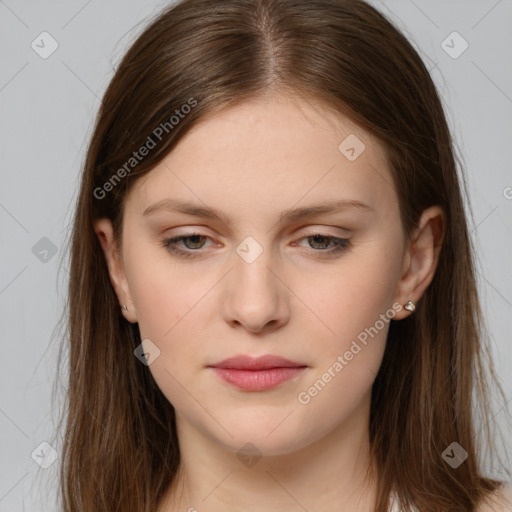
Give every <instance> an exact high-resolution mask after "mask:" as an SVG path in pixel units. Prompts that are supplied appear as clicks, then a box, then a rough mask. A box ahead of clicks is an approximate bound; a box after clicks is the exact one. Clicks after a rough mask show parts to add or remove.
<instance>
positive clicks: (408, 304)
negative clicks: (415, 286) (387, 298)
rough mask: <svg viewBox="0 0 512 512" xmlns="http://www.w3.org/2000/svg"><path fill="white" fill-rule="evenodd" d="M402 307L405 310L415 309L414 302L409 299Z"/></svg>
mask: <svg viewBox="0 0 512 512" xmlns="http://www.w3.org/2000/svg"><path fill="white" fill-rule="evenodd" d="M404 308H405V309H407V311H411V312H413V311H414V310H415V309H416V304H414V302H413V301H412V300H410V301H408V302H407V304H405V306H404Z"/></svg>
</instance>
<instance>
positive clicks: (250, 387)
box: [212, 367, 306, 391]
mask: <svg viewBox="0 0 512 512" xmlns="http://www.w3.org/2000/svg"><path fill="white" fill-rule="evenodd" d="M212 369H213V370H215V373H216V374H217V375H218V376H219V377H220V378H221V379H224V380H225V381H226V382H227V383H229V384H232V385H233V386H236V387H237V388H239V389H243V390H244V391H265V390H267V389H272V388H275V387H276V386H278V385H279V384H282V383H283V382H286V381H288V380H291V379H293V378H294V377H297V376H298V375H299V374H300V373H301V372H303V371H304V370H305V369H306V367H294V368H269V369H268V370H235V369H233V368H212Z"/></svg>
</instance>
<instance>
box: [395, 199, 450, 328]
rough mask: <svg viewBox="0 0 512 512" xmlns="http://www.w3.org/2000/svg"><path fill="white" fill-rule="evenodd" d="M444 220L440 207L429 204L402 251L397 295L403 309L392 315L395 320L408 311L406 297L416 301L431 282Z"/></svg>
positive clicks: (441, 239) (403, 316)
mask: <svg viewBox="0 0 512 512" xmlns="http://www.w3.org/2000/svg"><path fill="white" fill-rule="evenodd" d="M445 223H446V219H445V214H444V211H443V209H442V208H441V207H440V206H431V207H430V208H427V209H426V210H425V211H424V212H423V213H422V215H421V217H420V220H419V222H418V226H417V228H416V229H415V231H414V233H413V234H412V236H411V239H410V241H409V242H408V244H407V248H406V250H405V253H404V258H403V264H402V277H401V278H400V281H399V283H398V289H397V296H396V300H397V301H398V302H399V303H400V304H401V305H402V309H401V310H400V311H399V312H398V313H397V314H396V315H395V317H394V319H395V320H401V319H402V318H405V317H406V316H408V315H409V314H410V312H409V311H408V310H406V309H404V308H403V306H404V305H405V304H406V303H407V302H408V301H409V300H412V301H413V302H414V303H415V304H417V303H418V301H419V300H420V298H421V296H422V295H423V292H424V291H425V290H426V289H427V287H428V285H429V284H430V283H431V282H432V279H433V278H434V274H435V272H436V268H437V263H438V261H439V253H440V252H441V246H442V242H443V238H444V233H445Z"/></svg>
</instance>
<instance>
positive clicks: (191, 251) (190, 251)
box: [161, 233, 351, 258]
mask: <svg viewBox="0 0 512 512" xmlns="http://www.w3.org/2000/svg"><path fill="white" fill-rule="evenodd" d="M206 240H210V237H208V236H206V235H202V234H201V233H188V234H185V235H181V236H176V237H173V238H164V239H163V240H162V241H161V245H162V246H163V247H165V248H166V249H167V250H168V251H169V252H170V253H172V254H176V255H178V256H183V257H185V258H195V257H197V256H200V255H201V251H200V250H201V249H203V248H204V246H205V242H206ZM300 240H308V243H309V247H310V248H311V249H312V251H311V252H313V253H322V254H321V255H322V256H331V255H336V254H339V253H342V252H345V251H347V250H348V249H349V248H350V245H351V244H350V240H349V239H346V238H337V237H334V236H330V235H324V234H321V233H312V234H309V235H306V236H305V237H303V238H301V239H300ZM180 244H183V245H184V248H182V247H183V245H182V246H181V247H180ZM331 244H332V245H331Z"/></svg>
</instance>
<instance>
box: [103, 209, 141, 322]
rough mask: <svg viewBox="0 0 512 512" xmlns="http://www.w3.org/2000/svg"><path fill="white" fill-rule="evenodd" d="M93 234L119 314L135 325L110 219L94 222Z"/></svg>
mask: <svg viewBox="0 0 512 512" xmlns="http://www.w3.org/2000/svg"><path fill="white" fill-rule="evenodd" d="M94 232H95V233H96V236H97V237H98V240H99V241H100V244H101V247H102V249H103V254H104V255H105V260H106V263H107V266H108V273H109V276H110V282H111V283H112V286H113V287H114V290H115V292H116V295H117V298H118V300H119V303H120V306H119V307H120V308H121V312H122V313H123V315H124V317H125V318H126V319H127V320H128V321H129V322H131V323H136V322H137V314H136V311H135V307H134V305H133V301H132V297H131V293H130V287H129V285H128V280H127V279H126V274H125V271H124V266H123V260H122V256H121V251H120V248H119V247H118V246H117V241H116V240H115V237H114V228H113V226H112V222H111V221H110V219H107V218H102V219H97V220H96V221H94ZM123 305H126V307H127V308H128V310H126V309H124V308H123V307H122V306H123Z"/></svg>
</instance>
